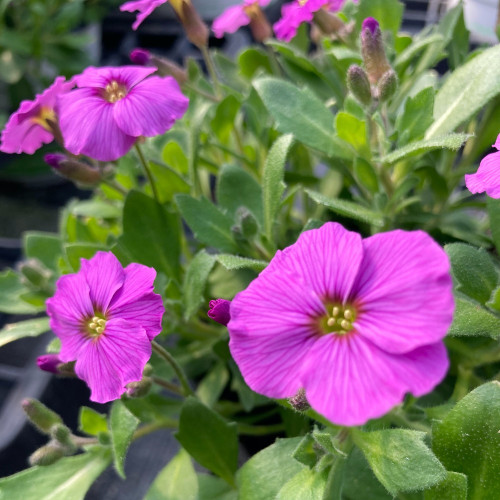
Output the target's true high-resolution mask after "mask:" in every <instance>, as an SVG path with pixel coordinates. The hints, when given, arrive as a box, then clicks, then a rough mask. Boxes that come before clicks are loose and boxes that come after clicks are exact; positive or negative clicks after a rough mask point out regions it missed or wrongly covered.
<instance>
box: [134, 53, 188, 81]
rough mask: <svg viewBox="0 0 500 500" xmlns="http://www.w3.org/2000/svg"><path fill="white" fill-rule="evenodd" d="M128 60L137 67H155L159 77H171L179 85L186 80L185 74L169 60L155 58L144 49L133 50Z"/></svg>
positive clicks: (183, 70) (184, 71) (182, 69)
mask: <svg viewBox="0 0 500 500" xmlns="http://www.w3.org/2000/svg"><path fill="white" fill-rule="evenodd" d="M130 60H131V61H132V62H133V63H134V64H137V65H139V66H156V69H157V74H159V75H161V76H173V77H174V78H175V79H176V80H177V83H178V84H179V85H182V84H183V83H186V82H187V80H188V75H187V72H186V70H185V69H184V68H182V67H181V66H179V65H178V64H177V63H175V62H174V61H171V60H170V59H165V58H163V57H159V56H156V55H154V54H152V53H151V52H149V51H148V50H145V49H134V50H133V51H132V52H131V53H130Z"/></svg>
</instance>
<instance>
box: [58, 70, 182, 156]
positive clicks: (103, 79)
mask: <svg viewBox="0 0 500 500" xmlns="http://www.w3.org/2000/svg"><path fill="white" fill-rule="evenodd" d="M155 71H156V68H149V67H148V68H145V67H142V68H141V67H137V66H122V67H118V68H113V67H105V68H93V67H90V68H87V69H86V70H85V71H84V72H83V73H82V74H81V75H78V76H75V77H74V81H75V82H76V85H77V87H78V88H77V89H74V90H73V91H71V92H69V93H68V94H64V95H62V96H60V98H59V122H60V126H61V132H62V134H63V137H64V144H65V146H66V149H67V150H68V151H70V152H71V153H73V154H75V155H79V154H85V155H87V156H90V157H91V158H95V159H96V160H101V161H112V160H116V159H118V158H120V157H121V156H123V155H124V154H125V153H127V151H128V150H129V149H130V148H131V147H132V145H133V144H134V143H135V141H136V139H137V138H138V137H139V136H146V137H154V136H156V135H159V134H163V133H164V132H166V131H167V130H168V129H170V128H171V127H172V126H173V124H174V122H175V120H178V119H179V118H181V117H182V116H183V115H184V113H185V112H186V109H187V107H188V104H189V99H188V98H187V97H186V96H184V94H182V92H181V90H180V88H179V84H178V83H177V82H176V81H175V79H174V78H172V77H170V76H167V77H159V76H149V75H151V74H152V73H154V72H155Z"/></svg>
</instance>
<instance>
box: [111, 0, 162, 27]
mask: <svg viewBox="0 0 500 500" xmlns="http://www.w3.org/2000/svg"><path fill="white" fill-rule="evenodd" d="M166 2H168V0H134V1H132V2H126V3H124V4H123V5H122V6H121V7H120V10H121V11H122V12H135V11H136V10H137V11H138V12H139V13H138V14H137V17H136V19H135V22H134V24H132V29H133V30H134V31H135V30H136V29H137V28H138V27H139V26H140V25H141V23H142V21H144V19H146V17H148V16H149V15H150V14H151V13H152V12H153V11H154V10H155V9H156V8H157V7H159V6H160V5H162V4H164V3H166Z"/></svg>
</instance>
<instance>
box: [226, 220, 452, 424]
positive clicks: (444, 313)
mask: <svg viewBox="0 0 500 500" xmlns="http://www.w3.org/2000/svg"><path fill="white" fill-rule="evenodd" d="M453 310H454V302H453V295H452V281H451V278H450V272H449V262H448V258H447V256H446V254H445V252H444V251H443V249H442V248H441V247H440V246H439V245H438V244H437V243H435V242H434V241H433V240H432V239H431V238H430V237H429V236H428V235H427V234H426V233H423V232H421V231H414V232H405V231H400V230H396V231H391V232H388V233H380V234H376V235H375V236H372V237H370V238H367V239H365V240H362V239H361V237H360V236H359V234H357V233H353V232H350V231H347V230H345V229H344V228H343V227H342V226H341V225H340V224H337V223H327V224H325V225H323V226H322V227H321V228H320V229H316V230H311V231H307V232H305V233H303V234H302V235H301V236H300V238H299V239H298V241H297V242H296V243H295V244H293V245H291V246H290V247H288V248H286V249H285V250H284V251H282V252H278V253H277V254H276V255H275V257H274V258H273V259H272V261H271V263H270V264H269V266H268V267H267V268H266V269H265V270H264V271H263V272H262V273H261V274H260V275H259V277H258V278H257V279H255V280H254V281H253V282H252V283H251V284H250V285H249V286H248V288H247V289H246V290H244V291H242V292H240V293H238V294H237V295H236V297H235V298H234V300H233V301H232V302H231V306H230V316H231V319H230V322H229V324H228V329H229V335H230V344H229V346H230V349H231V354H232V355H233V357H234V359H235V360H236V362H237V364H238V366H239V368H240V370H241V373H242V375H243V377H244V379H245V381H246V382H247V384H248V385H249V386H250V387H251V388H252V389H253V390H255V391H256V392H259V393H261V394H264V395H266V396H268V397H271V398H292V397H294V396H295V395H296V394H297V393H298V392H299V391H305V397H306V398H307V400H308V402H309V404H310V405H311V406H312V408H313V409H315V410H316V411H318V412H319V413H321V414H322V415H324V416H325V417H326V418H328V419H329V420H331V421H332V422H334V423H336V424H339V425H348V426H352V425H360V424H364V423H365V422H366V421H367V420H368V419H371V418H377V417H380V416H382V415H384V414H385V413H386V412H387V411H389V410H390V409H391V408H392V407H393V406H395V405H396V404H398V403H400V402H401V401H402V399H403V396H404V395H405V393H407V392H411V393H412V394H414V395H415V396H421V395H423V394H426V393H428V392H430V391H431V390H432V389H433V388H434V387H435V386H436V384H437V383H439V382H440V381H441V380H442V379H443V377H444V375H445V374H446V371H447V369H448V359H447V354H446V348H445V346H444V344H443V342H442V339H443V337H444V336H445V335H446V332H447V330H448V328H449V326H450V324H451V321H452V316H453Z"/></svg>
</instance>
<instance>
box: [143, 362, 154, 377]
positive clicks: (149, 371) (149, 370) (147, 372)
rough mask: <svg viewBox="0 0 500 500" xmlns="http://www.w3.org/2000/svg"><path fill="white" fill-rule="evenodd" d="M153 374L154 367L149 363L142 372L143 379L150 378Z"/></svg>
mask: <svg viewBox="0 0 500 500" xmlns="http://www.w3.org/2000/svg"><path fill="white" fill-rule="evenodd" d="M152 373H153V367H152V366H151V365H150V364H149V363H148V364H147V365H146V366H145V367H144V370H142V376H143V377H148V376H149V375H151V374H152Z"/></svg>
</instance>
